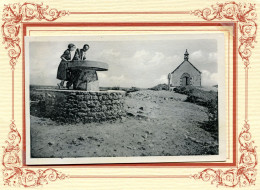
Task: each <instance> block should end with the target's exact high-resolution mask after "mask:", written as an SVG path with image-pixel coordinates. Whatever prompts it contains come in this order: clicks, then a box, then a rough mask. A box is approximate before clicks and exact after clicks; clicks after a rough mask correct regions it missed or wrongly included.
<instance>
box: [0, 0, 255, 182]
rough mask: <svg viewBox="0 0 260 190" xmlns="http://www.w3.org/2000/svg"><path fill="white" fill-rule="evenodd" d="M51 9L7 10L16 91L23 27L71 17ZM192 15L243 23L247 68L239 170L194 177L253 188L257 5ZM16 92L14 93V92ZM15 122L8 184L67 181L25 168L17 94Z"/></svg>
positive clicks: (7, 151)
mask: <svg viewBox="0 0 260 190" xmlns="http://www.w3.org/2000/svg"><path fill="white" fill-rule="evenodd" d="M48 9H49V7H48V6H45V7H44V6H43V4H36V3H24V4H22V5H21V4H19V3H15V4H9V5H5V7H4V10H3V12H4V14H3V21H4V23H3V25H2V34H3V43H4V44H6V49H8V56H9V57H10V62H9V63H10V65H11V70H12V80H13V81H12V88H13V89H14V70H15V66H16V63H17V60H18V58H19V57H20V55H21V47H20V38H19V33H20V25H21V23H22V22H28V21H31V20H34V19H37V20H39V21H42V20H44V21H55V20H56V19H58V18H60V17H62V16H65V15H67V14H69V13H68V12H67V11H58V10H57V9H49V10H48ZM191 14H193V15H195V16H199V17H201V18H202V19H204V20H207V21H213V20H216V19H218V20H221V19H228V20H231V21H235V22H238V23H239V31H240V35H241V36H240V38H239V43H240V44H239V48H238V52H239V55H240V57H241V58H242V61H243V63H244V66H245V76H246V81H245V124H244V126H243V128H242V131H241V132H240V134H239V137H238V141H239V145H240V152H241V157H240V160H239V163H238V166H237V168H234V169H228V170H227V171H223V170H221V169H211V168H208V169H205V170H203V171H201V172H199V173H198V174H195V175H192V177H193V178H195V179H202V180H203V181H211V183H216V184H217V185H222V186H229V187H237V186H250V185H253V184H255V180H256V165H257V153H256V147H255V146H254V145H253V143H254V141H253V140H252V135H251V133H250V131H249V129H250V125H249V122H248V96H247V94H248V69H249V64H250V60H249V58H250V56H251V54H252V52H251V49H253V48H254V46H253V44H254V43H255V42H256V31H257V24H256V22H255V20H256V11H255V5H253V4H241V3H236V2H227V3H219V4H217V5H212V6H211V8H205V9H203V10H195V11H191ZM12 92H13V91H12ZM12 108H13V109H12V120H11V124H10V126H9V127H10V132H9V134H8V140H7V141H6V143H7V146H4V147H3V148H4V154H3V159H2V165H3V166H4V169H3V176H4V179H3V180H4V183H5V185H9V186H12V185H14V186H24V187H33V186H39V185H42V184H46V183H48V181H56V180H57V179H64V178H66V177H68V176H66V175H65V174H62V173H60V172H58V171H57V170H55V169H45V170H40V169H39V170H37V171H33V170H29V169H24V168H22V167H21V166H22V164H21V160H20V157H19V152H20V147H19V145H20V143H21V135H20V133H19V132H18V130H17V128H16V125H15V120H14V94H12Z"/></svg>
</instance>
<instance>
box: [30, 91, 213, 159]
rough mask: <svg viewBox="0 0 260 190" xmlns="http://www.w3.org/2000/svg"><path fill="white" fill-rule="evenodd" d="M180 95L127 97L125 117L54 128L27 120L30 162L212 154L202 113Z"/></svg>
mask: <svg viewBox="0 0 260 190" xmlns="http://www.w3.org/2000/svg"><path fill="white" fill-rule="evenodd" d="M185 100H186V95H182V94H178V93H174V92H169V91H152V90H142V91H137V92H132V93H130V94H128V96H127V97H126V100H125V101H126V102H125V109H126V110H127V115H126V117H123V118H122V119H118V120H116V121H106V122H101V123H88V124H73V125H72V124H65V125H64V124H59V123H56V122H54V121H52V120H50V119H46V118H39V117H35V116H31V153H32V157H38V158H39V157H41V158H42V157H58V158H60V157H115V156H116V157H119V156H122V157H124V156H175V155H215V154H218V141H217V139H216V138H213V137H212V135H211V134H210V133H209V132H207V131H205V130H203V129H202V128H201V125H202V124H205V122H206V121H207V119H208V118H207V114H206V112H207V108H205V107H203V106H199V105H196V104H193V103H189V102H185Z"/></svg>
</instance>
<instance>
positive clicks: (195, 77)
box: [168, 50, 201, 89]
mask: <svg viewBox="0 0 260 190" xmlns="http://www.w3.org/2000/svg"><path fill="white" fill-rule="evenodd" d="M168 86H169V89H172V88H174V87H177V86H201V72H200V71H199V70H198V69H197V68H196V67H195V66H194V65H193V64H191V63H190V62H189V53H188V51H187V50H186V52H185V54H184V61H183V62H182V63H181V64H180V65H179V66H178V67H177V68H176V69H175V70H174V71H172V72H171V73H169V74H168Z"/></svg>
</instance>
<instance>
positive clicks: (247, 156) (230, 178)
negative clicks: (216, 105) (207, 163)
mask: <svg viewBox="0 0 260 190" xmlns="http://www.w3.org/2000/svg"><path fill="white" fill-rule="evenodd" d="M190 14H192V15H195V16H198V17H200V18H202V19H204V20H206V21H213V20H228V21H234V22H237V23H238V31H239V35H240V36H239V40H238V43H239V46H238V53H239V56H240V57H241V59H242V61H243V64H244V66H245V67H244V69H245V72H246V74H248V73H247V71H248V66H249V65H250V56H251V55H252V49H253V48H254V44H255V43H256V33H257V23H256V19H257V14H256V9H255V4H251V3H236V2H234V1H231V2H226V3H217V4H216V5H212V6H211V7H210V8H204V9H201V10H195V11H191V12H190ZM246 80H247V79H246ZM246 82H247V81H246ZM247 90H248V89H247V88H246V91H247ZM245 98H246V100H247V98H248V97H245ZM246 102H247V101H246ZM246 107H247V105H246ZM246 112H247V110H246ZM247 115H248V114H247V113H246V115H245V123H244V125H243V127H242V130H241V132H240V133H239V135H238V144H239V152H240V158H239V160H238V163H237V167H236V168H231V169H228V170H226V171H224V170H222V169H212V168H207V169H205V170H203V171H201V172H199V173H198V174H195V175H192V176H191V178H194V179H201V180H203V181H210V182H211V183H212V184H216V185H217V186H226V187H244V186H251V185H255V181H256V171H257V170H256V165H257V163H258V161H257V152H256V146H255V145H254V141H253V140H252V134H251V133H250V125H249V123H248V118H247Z"/></svg>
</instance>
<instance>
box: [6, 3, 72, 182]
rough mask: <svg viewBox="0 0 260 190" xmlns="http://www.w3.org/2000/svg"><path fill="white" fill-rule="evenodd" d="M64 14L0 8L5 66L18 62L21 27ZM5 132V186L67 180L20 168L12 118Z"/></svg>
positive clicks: (30, 7) (27, 6)
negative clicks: (6, 132) (27, 23)
mask: <svg viewBox="0 0 260 190" xmlns="http://www.w3.org/2000/svg"><path fill="white" fill-rule="evenodd" d="M68 14H69V12H67V11H63V10H62V11H58V10H57V9H55V8H50V9H49V7H48V6H44V5H43V4H37V3H27V2H26V3H23V4H20V3H14V4H8V5H4V9H3V17H2V21H3V24H2V26H1V31H2V36H3V44H5V49H7V51H8V56H9V58H10V61H9V64H10V66H11V70H12V72H14V70H15V66H16V63H17V61H18V58H19V57H20V55H21V46H20V42H21V38H20V37H19V35H20V29H21V24H22V23H23V22H29V21H31V20H35V19H37V20H38V21H55V20H56V19H58V18H60V17H62V16H65V15H68ZM13 85H14V84H13ZM12 96H14V94H12ZM12 106H14V105H12ZM12 115H13V113H12ZM9 128H10V131H9V133H8V139H7V140H6V141H5V142H6V145H5V146H3V147H2V148H3V157H2V165H3V169H2V172H3V180H4V184H5V185H8V186H23V187H35V186H40V185H43V184H47V183H48V182H50V181H56V180H57V179H60V180H62V179H65V178H68V176H66V175H65V174H63V173H61V172H59V171H57V170H55V169H52V168H49V169H44V170H41V169H38V170H36V171H34V170H32V169H25V168H22V161H21V158H20V151H21V149H20V143H21V134H20V133H19V131H18V130H17V127H16V124H15V119H14V115H13V116H12V120H11V124H10V125H9Z"/></svg>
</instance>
